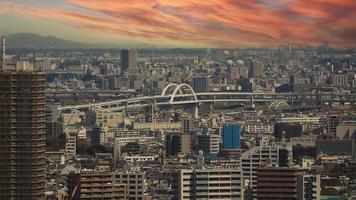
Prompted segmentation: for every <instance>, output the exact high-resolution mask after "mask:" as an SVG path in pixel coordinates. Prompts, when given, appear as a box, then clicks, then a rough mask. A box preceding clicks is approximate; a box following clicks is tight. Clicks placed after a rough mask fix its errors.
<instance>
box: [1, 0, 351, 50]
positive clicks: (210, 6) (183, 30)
mask: <svg viewBox="0 0 356 200" xmlns="http://www.w3.org/2000/svg"><path fill="white" fill-rule="evenodd" d="M0 27H1V28H0V34H11V33H17V32H30V33H36V34H40V35H44V36H46V35H51V36H56V37H60V38H64V39H68V40H74V41H79V42H88V43H123V42H125V43H127V42H131V43H146V44H152V45H155V46H165V47H166V46H171V47H261V46H278V45H281V44H287V43H289V41H290V40H291V41H292V43H293V44H295V45H314V46H315V45H319V44H320V43H321V42H324V41H325V42H328V43H329V44H330V45H331V46H334V47H350V46H351V47H356V0H0Z"/></svg>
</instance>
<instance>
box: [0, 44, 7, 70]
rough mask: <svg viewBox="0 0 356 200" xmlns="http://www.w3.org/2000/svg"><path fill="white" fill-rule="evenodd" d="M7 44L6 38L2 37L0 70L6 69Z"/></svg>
mask: <svg viewBox="0 0 356 200" xmlns="http://www.w3.org/2000/svg"><path fill="white" fill-rule="evenodd" d="M5 50H6V43H5V37H2V49H1V68H0V70H4V69H5V56H6V52H5Z"/></svg>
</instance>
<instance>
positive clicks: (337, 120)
mask: <svg viewBox="0 0 356 200" xmlns="http://www.w3.org/2000/svg"><path fill="white" fill-rule="evenodd" d="M341 122H342V118H341V114H339V113H336V112H335V113H329V115H328V126H327V128H328V134H330V135H332V136H336V127H337V126H338V125H339V124H341Z"/></svg>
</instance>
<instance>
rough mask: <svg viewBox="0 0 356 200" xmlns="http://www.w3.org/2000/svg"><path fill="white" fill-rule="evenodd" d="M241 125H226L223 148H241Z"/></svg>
mask: <svg viewBox="0 0 356 200" xmlns="http://www.w3.org/2000/svg"><path fill="white" fill-rule="evenodd" d="M240 134H241V126H240V125H232V124H229V125H224V127H223V148H224V149H239V148H240V147H241V145H240Z"/></svg>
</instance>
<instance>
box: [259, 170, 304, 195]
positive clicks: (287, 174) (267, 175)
mask: <svg viewBox="0 0 356 200" xmlns="http://www.w3.org/2000/svg"><path fill="white" fill-rule="evenodd" d="M302 177H303V172H302V171H301V170H300V169H298V168H288V167H260V168H258V170H257V199H258V200H264V199H266V200H267V199H281V200H283V199H286V200H287V199H288V200H289V199H295V200H303V199H304V198H303V179H302Z"/></svg>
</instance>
